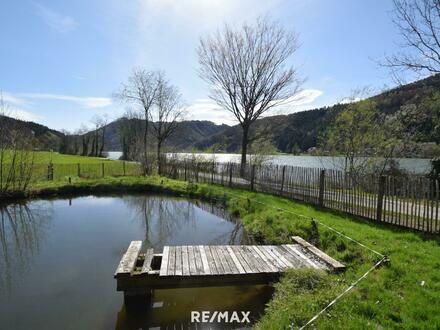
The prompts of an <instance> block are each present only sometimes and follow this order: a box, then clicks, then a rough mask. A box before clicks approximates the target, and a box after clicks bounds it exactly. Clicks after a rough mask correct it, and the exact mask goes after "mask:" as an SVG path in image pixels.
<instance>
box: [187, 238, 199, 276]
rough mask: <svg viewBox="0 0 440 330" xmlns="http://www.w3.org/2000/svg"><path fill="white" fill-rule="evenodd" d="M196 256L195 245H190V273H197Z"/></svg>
mask: <svg viewBox="0 0 440 330" xmlns="http://www.w3.org/2000/svg"><path fill="white" fill-rule="evenodd" d="M195 258H196V256H195V254H194V246H191V245H190V246H188V262H189V273H190V275H197V268H196V260H195Z"/></svg>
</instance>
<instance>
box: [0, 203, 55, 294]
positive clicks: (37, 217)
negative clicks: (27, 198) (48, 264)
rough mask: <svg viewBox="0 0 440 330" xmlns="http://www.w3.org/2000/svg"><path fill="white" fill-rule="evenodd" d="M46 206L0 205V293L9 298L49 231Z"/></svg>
mask: <svg viewBox="0 0 440 330" xmlns="http://www.w3.org/2000/svg"><path fill="white" fill-rule="evenodd" d="M50 219H51V207H50V204H46V205H41V204H38V203H36V204H34V205H33V206H32V207H30V206H29V205H28V204H25V203H24V204H10V205H0V243H1V246H0V293H1V294H5V293H6V294H8V295H10V294H11V290H12V287H13V286H14V285H15V284H17V283H16V282H17V281H19V280H20V275H21V274H24V273H25V272H26V271H28V269H29V267H30V265H31V263H32V258H33V257H34V256H35V255H36V254H37V253H38V251H39V248H40V244H41V240H42V239H43V238H44V235H45V233H46V231H47V229H48V228H49V224H50Z"/></svg>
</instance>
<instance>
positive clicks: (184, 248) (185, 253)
mask: <svg viewBox="0 0 440 330" xmlns="http://www.w3.org/2000/svg"><path fill="white" fill-rule="evenodd" d="M182 275H183V276H189V275H190V272H189V259H188V246H186V245H184V246H182Z"/></svg>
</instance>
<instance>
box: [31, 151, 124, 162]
mask: <svg viewBox="0 0 440 330" xmlns="http://www.w3.org/2000/svg"><path fill="white" fill-rule="evenodd" d="M51 160H52V163H53V164H78V163H81V164H97V163H102V162H119V161H115V160H109V159H106V158H99V157H85V156H78V155H64V154H60V153H59V152H50V151H37V152H35V163H36V164H48V163H49V162H50V161H51Z"/></svg>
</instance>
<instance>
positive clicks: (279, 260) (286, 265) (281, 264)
mask: <svg viewBox="0 0 440 330" xmlns="http://www.w3.org/2000/svg"><path fill="white" fill-rule="evenodd" d="M265 250H266V252H267V253H268V254H270V255H271V256H272V260H273V261H274V262H276V263H278V267H279V268H280V269H282V270H284V269H286V268H289V267H290V263H286V262H284V260H285V258H280V257H279V256H278V254H277V253H275V252H274V246H273V245H266V246H265Z"/></svg>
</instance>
